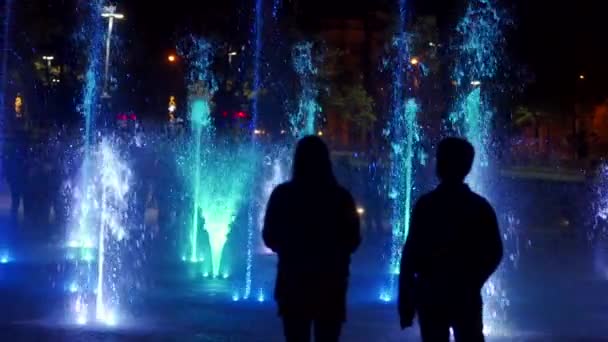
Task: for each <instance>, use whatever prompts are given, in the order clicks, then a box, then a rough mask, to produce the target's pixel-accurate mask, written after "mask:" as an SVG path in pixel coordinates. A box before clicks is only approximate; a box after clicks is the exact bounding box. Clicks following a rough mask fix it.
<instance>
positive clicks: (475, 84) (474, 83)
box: [471, 81, 481, 87]
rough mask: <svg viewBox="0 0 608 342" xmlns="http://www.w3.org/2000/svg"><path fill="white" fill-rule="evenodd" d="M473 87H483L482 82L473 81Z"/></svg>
mask: <svg viewBox="0 0 608 342" xmlns="http://www.w3.org/2000/svg"><path fill="white" fill-rule="evenodd" d="M471 85H472V86H474V87H478V86H480V85H481V81H471Z"/></svg>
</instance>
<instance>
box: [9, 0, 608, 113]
mask: <svg viewBox="0 0 608 342" xmlns="http://www.w3.org/2000/svg"><path fill="white" fill-rule="evenodd" d="M75 1H76V0H60V1H42V0H36V2H38V3H40V4H41V6H47V7H55V10H54V11H51V12H52V13H59V12H61V11H59V12H58V10H63V9H65V8H66V7H70V6H71V7H73V4H72V5H70V2H75ZM284 1H285V2H287V3H289V4H286V5H285V7H286V8H287V7H290V8H293V5H294V4H296V2H297V6H298V8H299V10H300V11H301V13H302V14H301V15H300V18H299V20H301V21H303V22H304V23H306V21H307V20H308V19H307V17H308V18H309V19H310V20H311V21H314V20H318V18H319V17H323V16H329V17H331V16H346V17H348V16H357V15H359V14H361V13H364V12H365V11H367V10H369V9H372V8H381V9H386V8H392V9H394V8H395V1H387V0H367V1H364V0H331V1H327V0H306V1H303V0H299V2H298V1H296V0H284ZM499 3H500V4H501V6H502V7H503V8H504V9H505V10H506V11H507V13H510V15H511V18H512V19H513V23H514V26H513V28H512V30H510V31H509V32H507V33H506V34H507V38H508V40H507V41H508V49H507V55H506V56H505V58H506V60H507V61H508V62H509V65H510V72H511V73H512V74H513V75H514V76H513V79H514V80H515V82H519V83H521V84H522V85H524V86H525V88H524V89H525V92H524V93H523V94H521V95H520V96H518V97H517V100H518V101H525V102H527V103H530V104H532V105H539V106H549V107H551V106H553V107H560V106H569V105H571V104H573V103H574V102H576V101H577V100H578V99H585V100H588V101H591V102H599V101H601V100H603V99H604V98H606V97H607V96H608V89H607V88H606V87H605V86H604V84H603V80H605V79H607V78H608V63H606V61H607V60H608V44H606V43H605V39H606V33H608V29H606V28H605V25H604V24H603V23H604V22H605V18H604V17H605V12H604V11H602V8H601V7H602V6H601V5H600V4H599V1H592V0H583V1H578V2H576V3H575V2H571V3H570V4H567V3H565V2H560V1H548V0H512V1H507V0H502V1H499ZM118 4H119V7H120V8H121V9H122V11H124V12H125V14H126V16H127V20H126V22H124V23H121V24H120V26H119V27H118V28H117V31H118V32H119V34H122V36H123V38H124V39H125V40H126V42H125V45H124V46H125V47H126V48H127V49H125V50H128V57H127V59H129V61H128V62H127V66H128V67H129V68H130V72H131V76H132V77H133V78H138V79H139V81H140V83H149V82H152V81H153V80H154V79H155V77H159V75H162V74H163V73H165V72H167V69H166V67H167V66H166V62H165V58H166V55H167V53H169V52H171V51H172V50H173V48H174V46H175V43H176V40H177V39H178V38H179V37H182V36H183V35H184V34H186V33H189V32H195V33H204V34H206V35H216V36H218V35H219V36H221V38H222V39H228V40H232V41H235V42H244V41H246V40H247V39H248V37H249V35H250V29H251V27H250V25H251V17H250V13H251V6H252V5H253V0H249V1H242V0H222V1H211V0H207V1H185V0H173V1H169V2H166V1H163V2H161V1H146V0H131V1H126V0H122V1H119V2H118ZM465 4H466V0H409V2H408V7H409V9H410V10H409V12H410V13H409V14H410V15H411V16H413V17H415V16H421V15H435V16H437V17H438V19H439V25H440V29H441V31H442V32H443V33H444V34H445V35H449V33H450V32H451V30H452V28H453V27H454V25H455V23H456V22H457V20H458V19H459V18H460V16H461V15H462V14H463V12H464V6H465ZM57 7H59V8H57ZM62 13H68V14H67V15H73V12H71V13H70V12H69V11H67V12H65V11H63V12H62ZM15 25H16V26H17V27H19V23H15ZM68 43H69V41H68ZM64 44H65V42H64ZM579 74H584V75H585V78H586V79H585V81H584V82H581V81H580V80H579V79H578V75H579ZM556 109H557V108H556Z"/></svg>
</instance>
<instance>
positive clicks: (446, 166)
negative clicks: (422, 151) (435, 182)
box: [437, 137, 475, 183]
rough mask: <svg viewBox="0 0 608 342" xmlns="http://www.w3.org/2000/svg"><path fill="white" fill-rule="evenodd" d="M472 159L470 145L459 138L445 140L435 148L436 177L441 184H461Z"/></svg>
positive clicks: (473, 154) (469, 169)
mask: <svg viewBox="0 0 608 342" xmlns="http://www.w3.org/2000/svg"><path fill="white" fill-rule="evenodd" d="M474 158H475V149H474V148H473V145H471V143H469V142H468V141H466V140H464V139H461V138H452V137H451V138H445V139H443V140H442V141H441V142H440V143H439V147H438V148H437V176H438V177H439V179H440V180H441V181H442V182H450V183H454V182H463V181H464V179H465V177H466V176H467V175H468V174H469V172H470V171H471V167H472V166H473V159H474Z"/></svg>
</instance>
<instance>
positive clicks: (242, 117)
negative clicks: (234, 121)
mask: <svg viewBox="0 0 608 342" xmlns="http://www.w3.org/2000/svg"><path fill="white" fill-rule="evenodd" d="M236 117H237V118H239V119H245V118H246V117H247V114H245V112H237V113H236Z"/></svg>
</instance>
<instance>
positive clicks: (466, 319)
mask: <svg viewBox="0 0 608 342" xmlns="http://www.w3.org/2000/svg"><path fill="white" fill-rule="evenodd" d="M474 155H475V152H474V149H473V146H472V145H471V144H470V143H469V142H467V141H466V140H463V139H458V138H447V139H444V140H443V141H441V143H440V144H439V148H438V150H437V175H438V177H439V179H440V180H441V184H440V185H439V186H438V187H437V188H436V189H435V190H434V191H432V192H430V193H428V194H426V195H424V196H422V197H421V198H420V199H419V200H418V202H417V203H416V205H415V207H414V210H413V212H412V219H411V224H410V230H409V235H408V237H407V241H406V243H405V246H404V248H403V255H402V259H401V273H400V279H399V314H400V316H401V327H402V328H405V327H409V326H411V325H412V321H413V319H414V316H415V314H417V315H418V322H419V325H420V332H421V335H422V340H423V341H427V342H428V341H432V342H437V341H439V342H441V341H449V338H450V332H449V331H450V328H452V329H453V332H454V337H455V339H456V341H466V342H477V341H484V336H483V322H482V306H483V304H482V299H481V289H482V287H483V285H484V283H485V282H486V281H487V280H488V278H489V277H490V275H492V273H494V271H495V270H496V268H497V267H498V265H499V263H500V260H501V258H502V241H501V238H500V233H499V230H498V223H497V220H496V214H495V213H494V209H493V208H492V206H491V205H490V204H489V203H488V201H487V200H486V199H484V198H483V197H481V196H479V195H478V194H476V193H474V192H472V191H471V190H470V189H469V187H468V186H467V185H466V184H465V183H464V179H465V177H466V176H467V174H468V173H469V172H470V170H471V166H472V164H473V158H474Z"/></svg>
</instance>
